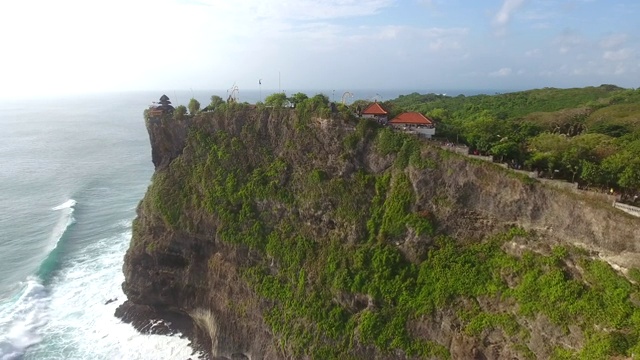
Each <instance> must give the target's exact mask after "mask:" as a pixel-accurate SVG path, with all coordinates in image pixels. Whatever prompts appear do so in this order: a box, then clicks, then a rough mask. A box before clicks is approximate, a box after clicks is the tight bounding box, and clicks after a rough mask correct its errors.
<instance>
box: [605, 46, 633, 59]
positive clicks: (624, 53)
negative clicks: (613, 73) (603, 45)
mask: <svg viewBox="0 0 640 360" xmlns="http://www.w3.org/2000/svg"><path fill="white" fill-rule="evenodd" d="M632 55H633V52H632V51H631V49H628V48H625V49H620V50H616V51H605V52H604V54H602V58H603V59H605V60H609V61H625V60H629V59H630V58H631V56H632Z"/></svg>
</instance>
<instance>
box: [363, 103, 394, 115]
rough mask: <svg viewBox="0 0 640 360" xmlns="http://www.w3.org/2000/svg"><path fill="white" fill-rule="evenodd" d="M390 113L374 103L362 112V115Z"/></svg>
mask: <svg viewBox="0 0 640 360" xmlns="http://www.w3.org/2000/svg"><path fill="white" fill-rule="evenodd" d="M388 114H389V113H388V112H387V111H386V110H385V109H383V108H382V106H380V104H378V102H377V101H376V102H374V103H372V104H371V105H369V106H367V108H366V109H364V110H362V115H374V116H375V115H378V116H380V115H388Z"/></svg>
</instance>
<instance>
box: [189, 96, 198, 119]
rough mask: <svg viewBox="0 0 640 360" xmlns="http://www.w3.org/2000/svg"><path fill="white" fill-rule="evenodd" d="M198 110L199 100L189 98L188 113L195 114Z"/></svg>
mask: <svg viewBox="0 0 640 360" xmlns="http://www.w3.org/2000/svg"><path fill="white" fill-rule="evenodd" d="M198 111H200V102H198V100H196V99H194V98H191V100H189V114H191V115H195V114H196V113H197V112H198Z"/></svg>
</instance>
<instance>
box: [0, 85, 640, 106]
mask: <svg viewBox="0 0 640 360" xmlns="http://www.w3.org/2000/svg"><path fill="white" fill-rule="evenodd" d="M601 85H614V86H618V87H620V88H623V89H629V90H634V89H635V88H633V87H623V86H620V85H617V84H597V85H587V86H571V87H555V86H543V87H533V88H519V89H507V88H502V89H500V88H466V89H464V88H459V89H456V88H450V89H445V88H440V89H439V88H432V89H430V88H424V89H412V88H405V89H402V88H386V89H339V88H336V89H322V88H317V89H313V88H308V89H295V88H294V89H293V90H289V89H284V88H283V89H280V90H278V89H265V88H263V89H259V88H251V89H239V95H240V96H239V97H240V101H241V102H245V101H247V102H249V103H255V102H257V101H259V97H260V94H262V98H263V99H262V101H264V98H265V97H266V96H268V95H271V94H275V93H278V92H285V93H286V94H287V95H288V96H290V95H292V94H295V93H298V92H302V93H304V94H307V95H309V96H313V95H316V94H324V95H327V96H328V97H329V99H330V100H332V101H336V102H339V101H340V100H341V98H342V95H343V94H344V93H345V92H347V91H348V92H351V93H352V94H354V97H353V98H351V101H354V100H366V99H371V100H372V101H373V98H374V97H376V95H378V96H380V97H381V98H382V99H381V100H380V101H387V100H393V99H396V98H398V97H400V96H404V95H410V94H413V93H418V94H421V95H424V94H441V95H446V96H451V97H455V96H459V95H464V96H476V95H498V94H508V93H514V92H521V91H530V90H537V89H544V88H554V89H581V88H587V87H599V86H601ZM127 94H140V95H142V94H145V95H146V94H149V95H151V94H158V96H157V97H158V98H159V97H160V96H161V95H163V94H166V95H167V96H168V97H169V98H170V99H171V100H172V102H174V103H175V104H176V105H186V104H187V103H188V101H189V99H191V97H192V95H194V97H195V98H196V99H197V100H198V101H200V102H201V104H202V106H205V105H206V104H208V102H209V99H210V97H211V96H213V95H218V96H220V97H222V98H223V99H224V100H226V98H227V96H228V94H229V93H228V90H227V89H175V90H173V89H171V90H166V89H165V90H153V89H152V90H121V91H96V92H81V93H70V94H53V95H51V94H49V95H45V94H34V95H24V94H18V95H16V96H6V95H5V96H0V101H28V100H45V99H50V100H63V99H70V98H92V97H99V96H105V95H107V96H117V95H127ZM247 94H248V95H247ZM176 97H177V100H178V102H176V101H175V98H176ZM205 97H206V104H205V103H203V100H204V99H205ZM247 97H248V99H249V100H251V101H249V100H245V98H247ZM184 99H186V101H184ZM155 100H157V99H155V98H154V101H155Z"/></svg>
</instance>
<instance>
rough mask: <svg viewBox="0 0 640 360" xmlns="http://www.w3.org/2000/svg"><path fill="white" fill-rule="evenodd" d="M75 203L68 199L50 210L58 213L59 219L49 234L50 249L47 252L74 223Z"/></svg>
mask: <svg viewBox="0 0 640 360" xmlns="http://www.w3.org/2000/svg"><path fill="white" fill-rule="evenodd" d="M76 204H77V201H75V200H73V199H69V200H67V201H65V202H64V203H62V204H60V205H58V206H56V207H54V208H52V209H51V210H55V211H60V212H61V213H60V217H59V218H58V221H57V222H56V225H55V226H54V227H53V232H52V233H51V239H50V241H49V243H50V244H51V247H50V249H49V250H53V249H54V248H55V247H56V246H57V244H58V242H59V241H60V239H62V235H64V233H65V231H67V229H68V228H69V226H71V224H73V223H75V221H76V219H75V218H74V217H73V212H74V211H75V206H76Z"/></svg>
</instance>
